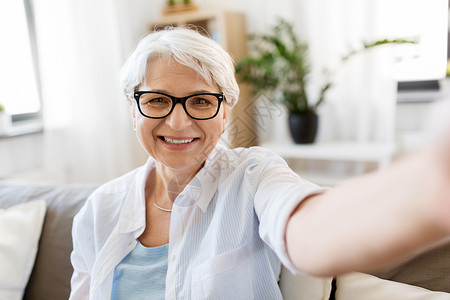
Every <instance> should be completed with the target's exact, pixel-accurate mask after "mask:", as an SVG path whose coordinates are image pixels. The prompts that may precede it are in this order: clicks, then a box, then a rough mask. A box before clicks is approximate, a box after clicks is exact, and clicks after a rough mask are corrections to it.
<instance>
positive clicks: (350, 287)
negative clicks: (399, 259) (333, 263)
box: [335, 272, 450, 300]
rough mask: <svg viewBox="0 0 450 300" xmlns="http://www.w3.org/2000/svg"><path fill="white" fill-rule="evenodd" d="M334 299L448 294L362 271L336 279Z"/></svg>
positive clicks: (427, 299)
mask: <svg viewBox="0 0 450 300" xmlns="http://www.w3.org/2000/svg"><path fill="white" fill-rule="evenodd" d="M335 299H336V300H361V299H371V300H391V299H408V300H450V294H448V293H444V292H435V291H430V290H427V289H424V288H421V287H417V286H413V285H409V284H404V283H399V282H395V281H390V280H384V279H380V278H378V277H376V276H372V275H369V274H363V273H357V272H356V273H349V274H345V275H341V276H338V277H337V279H336V295H335Z"/></svg>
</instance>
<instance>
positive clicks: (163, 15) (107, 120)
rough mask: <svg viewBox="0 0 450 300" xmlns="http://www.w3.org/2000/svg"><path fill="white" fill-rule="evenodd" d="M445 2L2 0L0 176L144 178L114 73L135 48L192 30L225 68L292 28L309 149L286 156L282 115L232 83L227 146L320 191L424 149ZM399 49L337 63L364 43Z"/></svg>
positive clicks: (442, 55) (444, 41) (442, 83)
mask: <svg viewBox="0 0 450 300" xmlns="http://www.w3.org/2000/svg"><path fill="white" fill-rule="evenodd" d="M448 12H449V3H448V0H433V1H428V0H396V1H391V0H367V1H360V0H259V1H256V0H247V1H242V0H241V1H237V0H229V1H217V0H194V1H165V0H151V1H150V0H96V1H90V0H77V1H73V0H58V1H54V0H39V1H33V0H23V1H19V0H3V1H1V3H0V39H1V45H2V46H1V47H0V177H2V178H19V179H24V180H34V181H46V182H57V183H101V182H105V181H107V180H109V179H112V178H114V177H117V176H120V175H121V174H124V173H126V172H127V171H130V170H132V169H133V168H135V167H137V166H140V165H142V164H143V163H144V162H145V160H146V159H147V155H146V154H145V153H144V152H143V150H141V148H140V146H139V144H138V142H137V139H136V137H135V135H134V131H133V130H132V126H131V118H130V113H129V107H128V104H127V102H126V100H125V99H124V98H123V96H122V91H121V89H120V85H119V72H120V69H121V66H122V64H123V63H124V61H125V59H126V58H127V56H128V55H129V53H130V52H131V51H132V50H133V48H134V47H135V45H136V44H137V42H138V41H139V39H140V38H141V37H142V36H144V35H145V34H146V33H148V32H150V31H152V30H156V29H158V28H159V27H162V26H165V25H174V26H181V25H183V24H195V25H197V26H200V27H202V28H204V29H205V31H206V32H207V34H208V35H209V36H211V37H212V38H213V39H214V40H216V41H217V42H218V43H219V44H221V45H222V46H223V47H224V48H225V49H226V50H228V51H229V52H230V53H231V54H232V56H233V58H234V59H235V61H239V60H240V59H242V58H244V57H246V56H248V55H251V54H252V53H251V52H252V50H251V47H250V46H249V44H248V39H247V37H248V35H249V34H261V33H265V32H268V31H270V30H271V28H272V27H273V25H274V24H275V22H276V20H277V19H278V18H280V17H281V18H283V19H285V20H287V21H288V22H290V23H291V24H293V28H294V30H295V33H296V35H297V37H298V39H299V40H301V41H303V42H304V43H306V44H307V45H308V59H309V61H310V65H311V74H310V78H309V81H308V90H309V91H310V94H311V95H313V96H315V93H317V92H315V91H317V90H318V87H319V86H320V84H321V76H323V74H322V72H323V70H324V69H325V68H326V69H332V70H334V71H335V72H334V78H333V82H334V86H333V88H332V89H331V90H330V91H329V93H328V94H327V98H326V102H325V103H324V105H322V106H321V107H320V109H319V111H318V114H319V118H320V123H319V131H318V133H317V138H316V141H315V142H314V143H313V144H309V145H296V144H294V143H293V141H292V138H291V136H290V133H289V129H288V128H287V113H286V111H285V109H284V108H283V107H281V106H279V105H273V104H271V103H270V101H267V99H258V98H261V97H256V96H255V95H253V94H252V93H251V87H250V86H249V85H248V84H241V90H242V93H241V99H240V103H239V106H238V109H237V110H236V111H235V113H234V114H233V118H232V120H231V122H230V127H229V130H228V132H227V134H226V135H225V137H224V139H225V140H226V141H227V142H228V143H229V144H230V145H231V146H232V147H237V146H245V147H247V146H253V145H263V146H266V147H269V148H272V149H273V150H274V151H276V152H278V153H279V154H280V155H282V156H283V157H285V158H286V159H287V160H288V162H289V164H290V165H291V166H292V167H293V168H294V169H295V170H298V172H299V173H300V174H302V175H303V174H305V175H304V177H305V178H307V179H310V180H312V181H315V182H317V183H319V184H325V185H333V184H335V183H336V182H337V181H339V180H341V179H343V178H346V177H349V176H353V175H358V174H361V173H364V172H367V171H370V170H373V169H377V168H381V167H384V166H386V165H387V164H389V163H390V162H391V161H392V160H394V159H396V158H397V157H399V156H402V155H404V154H406V153H408V152H410V151H412V150H414V149H416V148H417V147H420V146H421V145H423V144H424V143H426V141H427V138H428V136H429V131H430V130H433V129H432V128H433V120H434V119H435V118H434V116H435V111H439V105H440V103H441V102H443V101H442V99H446V98H448V95H449V88H448V86H449V84H448V83H447V78H446V70H447V64H448V63H447V62H448V57H449V56H448V32H449V18H448ZM396 38H406V39H411V40H414V41H416V42H417V44H414V45H399V46H393V47H390V46H386V47H382V48H381V47H380V48H379V49H376V50H375V49H374V50H373V51H372V50H371V51H370V53H365V54H363V55H358V56H357V57H355V58H352V59H351V60H349V61H347V62H345V64H342V63H341V58H342V56H343V55H345V54H346V53H348V52H349V51H351V50H352V49H357V48H358V47H360V46H361V43H362V42H364V41H374V40H380V39H396Z"/></svg>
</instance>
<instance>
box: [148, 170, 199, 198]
mask: <svg viewBox="0 0 450 300" xmlns="http://www.w3.org/2000/svg"><path fill="white" fill-rule="evenodd" d="M200 169H201V166H199V167H198V168H197V169H196V170H186V169H184V170H175V169H172V168H169V167H167V166H165V165H163V164H162V163H160V162H156V167H155V168H154V169H153V170H152V172H151V173H150V174H149V179H148V181H147V186H148V187H150V190H149V191H150V192H151V194H153V195H152V196H153V197H156V198H157V199H158V202H159V203H160V202H161V201H163V202H168V201H170V202H171V204H172V203H173V202H174V201H175V199H176V198H177V196H178V195H179V194H180V193H181V192H182V191H183V190H184V188H185V187H186V185H187V184H188V183H189V182H190V181H191V180H192V178H194V176H195V175H196V174H197V173H198V171H199V170H200Z"/></svg>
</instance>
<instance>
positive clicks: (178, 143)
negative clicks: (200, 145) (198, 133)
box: [163, 137, 194, 145]
mask: <svg viewBox="0 0 450 300" xmlns="http://www.w3.org/2000/svg"><path fill="white" fill-rule="evenodd" d="M163 139H164V142H166V143H169V144H176V145H181V144H187V143H190V142H192V141H193V140H194V139H187V140H173V139H169V138H167V137H163Z"/></svg>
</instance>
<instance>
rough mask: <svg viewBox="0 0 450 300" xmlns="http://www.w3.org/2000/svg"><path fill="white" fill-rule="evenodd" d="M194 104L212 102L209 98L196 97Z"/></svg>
mask: <svg viewBox="0 0 450 300" xmlns="http://www.w3.org/2000/svg"><path fill="white" fill-rule="evenodd" d="M194 104H195V105H208V104H210V103H209V101H208V100H206V99H204V98H196V99H194Z"/></svg>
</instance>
